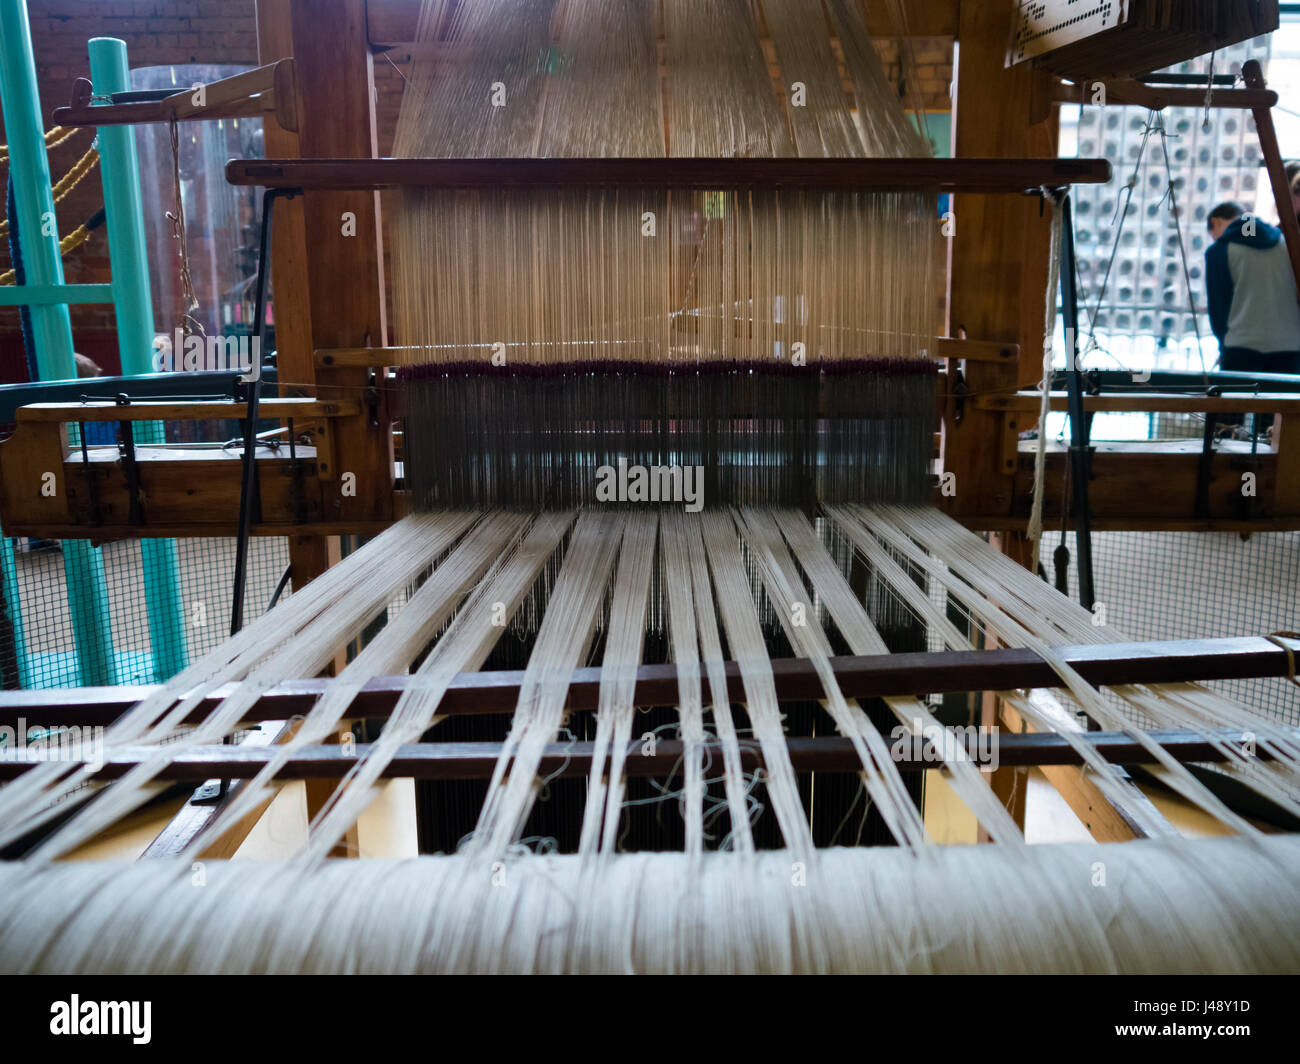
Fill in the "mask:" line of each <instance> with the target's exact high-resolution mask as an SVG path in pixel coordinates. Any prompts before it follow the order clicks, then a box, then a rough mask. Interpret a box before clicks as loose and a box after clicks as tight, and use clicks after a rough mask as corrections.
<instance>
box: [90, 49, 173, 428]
mask: <svg viewBox="0 0 1300 1064" xmlns="http://www.w3.org/2000/svg"><path fill="white" fill-rule="evenodd" d="M88 50H89V52H90V79H91V84H92V85H93V86H94V89H93V91H94V93H95V95H96V96H108V95H110V94H112V93H115V92H127V91H129V90H130V88H131V72H130V70H129V68H128V67H127V63H126V44H125V42H123V41H119V40H117V39H116V38H114V37H92V38H91V39H90V44H89V45H88ZM95 136H96V139H97V141H98V143H99V173H100V177H101V178H102V180H103V184H104V214H105V229H106V230H107V232H108V253H109V257H110V258H111V259H112V262H113V305H114V307H115V309H116V311H117V349H118V351H119V352H120V353H121V356H122V374H123V375H124V376H125V375H136V374H140V373H151V372H153V370H152V368H151V366H150V352H151V351H152V350H153V338H154V323H153V299H152V298H151V297H150V295H149V259H148V255H147V252H146V250H145V238H144V206H143V204H142V202H141V198H140V161H139V158H138V157H137V155H136V150H135V126H100V127H99V128H98V129H97V130H96V131H95ZM159 428H161V426H159ZM138 431H139V430H137V432H138Z"/></svg>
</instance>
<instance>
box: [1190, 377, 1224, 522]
mask: <svg viewBox="0 0 1300 1064" xmlns="http://www.w3.org/2000/svg"><path fill="white" fill-rule="evenodd" d="M1222 394H1223V387H1222V386H1221V385H1217V384H1216V385H1215V386H1214V387H1212V388H1209V389H1207V390H1206V392H1205V395H1206V398H1209V399H1214V398H1217V397H1219V396H1220V395H1222ZM1215 425H1216V422H1215V420H1214V415H1213V414H1211V413H1210V412H1209V411H1206V414H1205V432H1204V434H1203V435H1202V437H1201V457H1200V460H1199V461H1198V462H1197V463H1196V516H1197V518H1198V519H1200V520H1203V521H1205V520H1209V517H1210V470H1211V468H1212V467H1213V464H1214V429H1215Z"/></svg>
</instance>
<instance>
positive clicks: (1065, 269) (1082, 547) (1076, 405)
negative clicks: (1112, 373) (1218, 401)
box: [1038, 192, 1094, 610]
mask: <svg viewBox="0 0 1300 1064" xmlns="http://www.w3.org/2000/svg"><path fill="white" fill-rule="evenodd" d="M1059 209H1060V210H1061V211H1063V212H1064V214H1063V217H1062V222H1061V318H1062V321H1063V324H1064V326H1065V348H1066V350H1065V357H1066V367H1065V383H1066V391H1067V395H1068V408H1069V418H1070V478H1071V481H1072V485H1071V486H1072V488H1073V490H1074V500H1073V505H1074V521H1075V525H1074V537H1075V553H1076V554H1077V555H1078V558H1079V601H1080V602H1081V603H1082V604H1083V607H1084V609H1087V610H1091V609H1092V607H1093V602H1094V595H1093V583H1092V524H1091V515H1090V513H1089V504H1088V482H1089V480H1090V478H1091V476H1092V471H1091V466H1092V460H1091V459H1092V454H1091V444H1090V442H1089V435H1090V432H1089V421H1088V414H1087V413H1085V412H1084V409H1083V370H1082V368H1080V366H1079V356H1078V349H1079V295H1078V291H1079V290H1078V279H1077V277H1076V276H1075V261H1074V218H1073V212H1072V211H1071V208H1070V194H1069V193H1068V192H1067V193H1065V195H1063V196H1062V197H1061V204H1060V207H1059ZM1046 430H1047V426H1046V425H1040V426H1039V427H1038V431H1039V432H1045V431H1046Z"/></svg>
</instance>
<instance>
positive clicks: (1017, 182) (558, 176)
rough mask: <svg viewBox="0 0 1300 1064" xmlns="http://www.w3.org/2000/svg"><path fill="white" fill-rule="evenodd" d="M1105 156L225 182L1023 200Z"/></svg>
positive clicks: (256, 170)
mask: <svg viewBox="0 0 1300 1064" xmlns="http://www.w3.org/2000/svg"><path fill="white" fill-rule="evenodd" d="M1110 173H1111V170H1110V163H1109V162H1107V161H1106V160H1105V159H789V158H782V159H706V158H688V157H679V158H655V159H389V158H383V159H231V160H230V161H229V162H228V163H226V180H227V181H229V182H230V183H231V184H232V185H258V186H261V187H263V188H302V189H377V188H398V187H400V186H422V187H426V188H511V187H515V188H517V187H521V186H546V185H550V186H556V187H559V186H578V185H640V186H658V187H663V188H702V189H722V188H737V187H741V186H750V185H752V186H780V185H786V186H797V187H800V188H842V189H851V188H871V189H881V190H890V189H892V190H900V189H917V188H937V189H938V190H939V191H941V192H982V193H998V192H1004V193H1021V192H1024V191H1026V190H1027V189H1037V188H1042V187H1044V186H1046V187H1048V188H1060V187H1063V186H1066V185H1074V184H1102V183H1105V182H1107V181H1109V180H1110Z"/></svg>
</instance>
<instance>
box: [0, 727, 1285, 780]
mask: <svg viewBox="0 0 1300 1064" xmlns="http://www.w3.org/2000/svg"><path fill="white" fill-rule="evenodd" d="M1149 734H1150V736H1151V738H1153V739H1154V740H1155V741H1156V742H1158V743H1160V745H1161V746H1162V747H1164V749H1165V750H1167V751H1168V752H1169V753H1170V754H1172V755H1173V756H1174V757H1175V758H1177V759H1178V760H1179V761H1182V762H1184V763H1186V762H1201V761H1225V760H1227V756H1226V754H1225V752H1224V750H1223V749H1222V748H1221V747H1219V746H1217V745H1216V744H1215V743H1214V742H1212V741H1211V740H1210V739H1209V738H1207V737H1206V736H1205V735H1202V734H1200V733H1198V732H1193V731H1157V732H1150V733H1149ZM1296 737H1297V739H1300V732H1297V733H1296ZM1077 738H1080V739H1082V740H1083V741H1085V742H1087V743H1089V744H1091V745H1092V746H1093V747H1094V748H1095V749H1096V751H1097V752H1098V753H1099V754H1101V756H1102V757H1104V758H1106V760H1107V761H1110V762H1111V763H1113V764H1119V765H1136V764H1146V763H1149V762H1150V761H1151V755H1150V754H1149V753H1147V752H1146V750H1145V749H1143V747H1142V746H1141V744H1139V743H1138V742H1137V741H1136V740H1135V739H1134V738H1133V737H1132V736H1131V735H1128V734H1125V733H1123V732H1080V733H1078V735H1077ZM1214 738H1215V739H1217V740H1218V741H1219V742H1221V743H1225V744H1228V745H1230V746H1234V747H1236V748H1238V749H1242V744H1243V742H1244V741H1245V738H1246V737H1244V736H1243V735H1242V733H1241V732H1236V731H1220V732H1216V733H1214ZM886 741H887V742H888V743H890V745H891V749H892V748H894V747H897V749H898V754H897V755H896V764H897V766H898V768H899V770H900V771H903V772H919V771H923V770H925V769H929V768H938V767H939V765H940V764H941V763H942V759H941V758H940V757H939V756H938V755H937V753H936V752H935V750H934V748H933V747H932V746H931V745H930V744H929V743H928V742H926V741H924V740H911V739H908V738H903V739H900V740H897V741H896V740H895V739H893V738H892V737H891V738H887V739H886ZM985 744H995V745H990V746H986V745H985ZM786 745H787V747H788V748H789V751H790V761H791V763H792V764H793V766H794V769H795V771H796V772H801V773H804V772H835V773H844V772H857V771H860V770H861V767H862V763H861V761H860V760H859V758H858V755H857V753H856V751H855V750H854V749H853V744H852V743H851V742H850V741H849V740H848V739H845V738H841V737H839V736H821V737H814V738H798V737H790V738H788V739H786ZM592 747H593V744H592V743H590V742H573V743H551V744H550V745H548V746H547V748H546V751H545V754H544V755H543V757H542V762H541V767H540V769H539V774H540V775H541V776H542V777H567V776H586V775H587V774H588V773H589V772H590V771H591V762H592ZM964 748H965V749H966V750H967V753H968V756H970V757H971V758H972V760H975V761H977V762H983V761H984V760H985V759H986V758H988V757H991V756H992V752H993V750H996V757H997V761H996V763H997V765H1078V764H1082V758H1081V757H1080V756H1079V754H1078V753H1077V752H1076V751H1075V750H1074V749H1073V748H1071V746H1070V745H1069V743H1067V742H1066V740H1065V739H1064V738H1063V737H1062V736H1060V735H1056V734H1053V733H1048V732H1044V733H1036V732H1028V733H1025V734H1015V733H1011V732H997V733H991V734H989V735H986V736H984V737H972V739H971V741H970V742H969V743H967V744H964ZM369 750H370V744H366V743H362V744H358V745H355V746H352V747H344V746H312V747H306V748H304V749H302V750H300V751H297V752H295V753H294V754H293V755H292V756H291V757H290V758H289V760H288V761H287V762H286V763H285V764H284V766H283V768H282V769H281V770H280V772H279V773H278V774H277V776H276V778H277V779H281V780H295V779H342V778H343V777H344V776H345V775H346V774H347V773H348V772H349V771H350V770H351V769H352V768H354V767H355V766H356V764H357V762H358V760H359V759H360V758H363V757H364V756H365V755H366V753H367V752H368V751H369ZM1254 750H1255V753H1256V755H1257V756H1259V757H1260V758H1263V759H1267V758H1268V757H1269V754H1268V752H1267V750H1266V749H1265V748H1264V746H1263V745H1262V744H1256V745H1255V746H1254ZM683 752H684V751H683V744H682V743H681V742H679V741H677V740H664V741H662V742H659V743H657V744H656V745H655V748H654V750H653V752H646V751H644V750H643V748H642V745H641V741H640V740H637V741H636V742H635V743H633V744H632V745H631V747H630V749H629V752H628V757H627V763H626V764H627V768H626V772H627V775H628V776H651V777H658V778H666V777H669V776H674V775H680V773H681V765H682V757H683ZM156 753H157V750H156V748H153V747H148V748H140V749H132V748H128V749H125V750H123V751H121V752H119V753H117V754H115V755H114V756H112V757H111V758H108V759H106V760H105V762H104V764H103V768H102V769H101V770H100V772H99V774H98V778H101V779H117V778H118V777H120V776H123V775H125V774H126V773H127V772H129V771H130V770H131V769H132V768H133V767H135V766H136V765H138V764H139V763H140V762H141V761H142V760H144V759H145V758H146V757H149V756H150V755H151V754H153V755H156ZM500 753H501V744H499V743H490V742H488V743H484V742H455V743H412V744H410V745H407V746H403V747H401V748H399V750H398V753H397V756H396V757H395V758H394V759H393V760H392V761H391V762H390V763H389V765H388V767H387V768H386V769H385V770H384V773H383V774H384V777H385V778H388V779H392V778H403V777H411V778H414V779H429V780H456V779H486V778H488V777H489V776H491V775H492V771H493V769H494V767H495V766H496V763H497V759H498V757H499V756H500ZM275 754H276V749H275V747H268V746H252V747H250V746H200V747H195V748H193V749H190V750H186V751H183V752H179V753H177V754H176V756H175V758H174V760H173V761H172V762H171V763H170V764H168V765H167V766H166V767H165V768H163V769H162V770H161V771H160V773H159V778H160V779H164V780H186V781H192V782H201V781H203V780H208V779H236V780H237V779H250V778H252V777H253V776H255V775H256V774H257V773H258V772H259V771H260V770H261V769H262V768H263V767H264V766H265V765H266V764H267V763H268V762H269V761H270V759H271V758H272V757H274V756H275ZM41 756H42V755H41V753H40V752H39V751H33V750H8V751H0V780H11V779H15V778H17V777H18V776H20V775H22V774H23V773H24V772H26V771H28V770H29V769H31V768H32V767H33V766H34V765H36V764H38V763H40V759H41ZM45 756H46V757H48V756H50V754H49V753H47V754H46V755H45ZM702 756H703V757H704V758H705V759H706V763H709V764H712V765H714V766H715V767H716V768H717V770H718V772H721V765H722V751H721V747H720V746H718V745H717V744H716V743H714V742H710V743H708V744H706V745H705V747H704V749H703V751H702ZM741 761H742V763H743V765H744V767H745V769H746V771H753V770H754V769H757V768H762V767H763V764H764V762H763V755H762V752H761V751H760V749H759V747H758V744H757V743H756V742H754V741H752V740H746V741H744V742H742V743H741Z"/></svg>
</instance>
